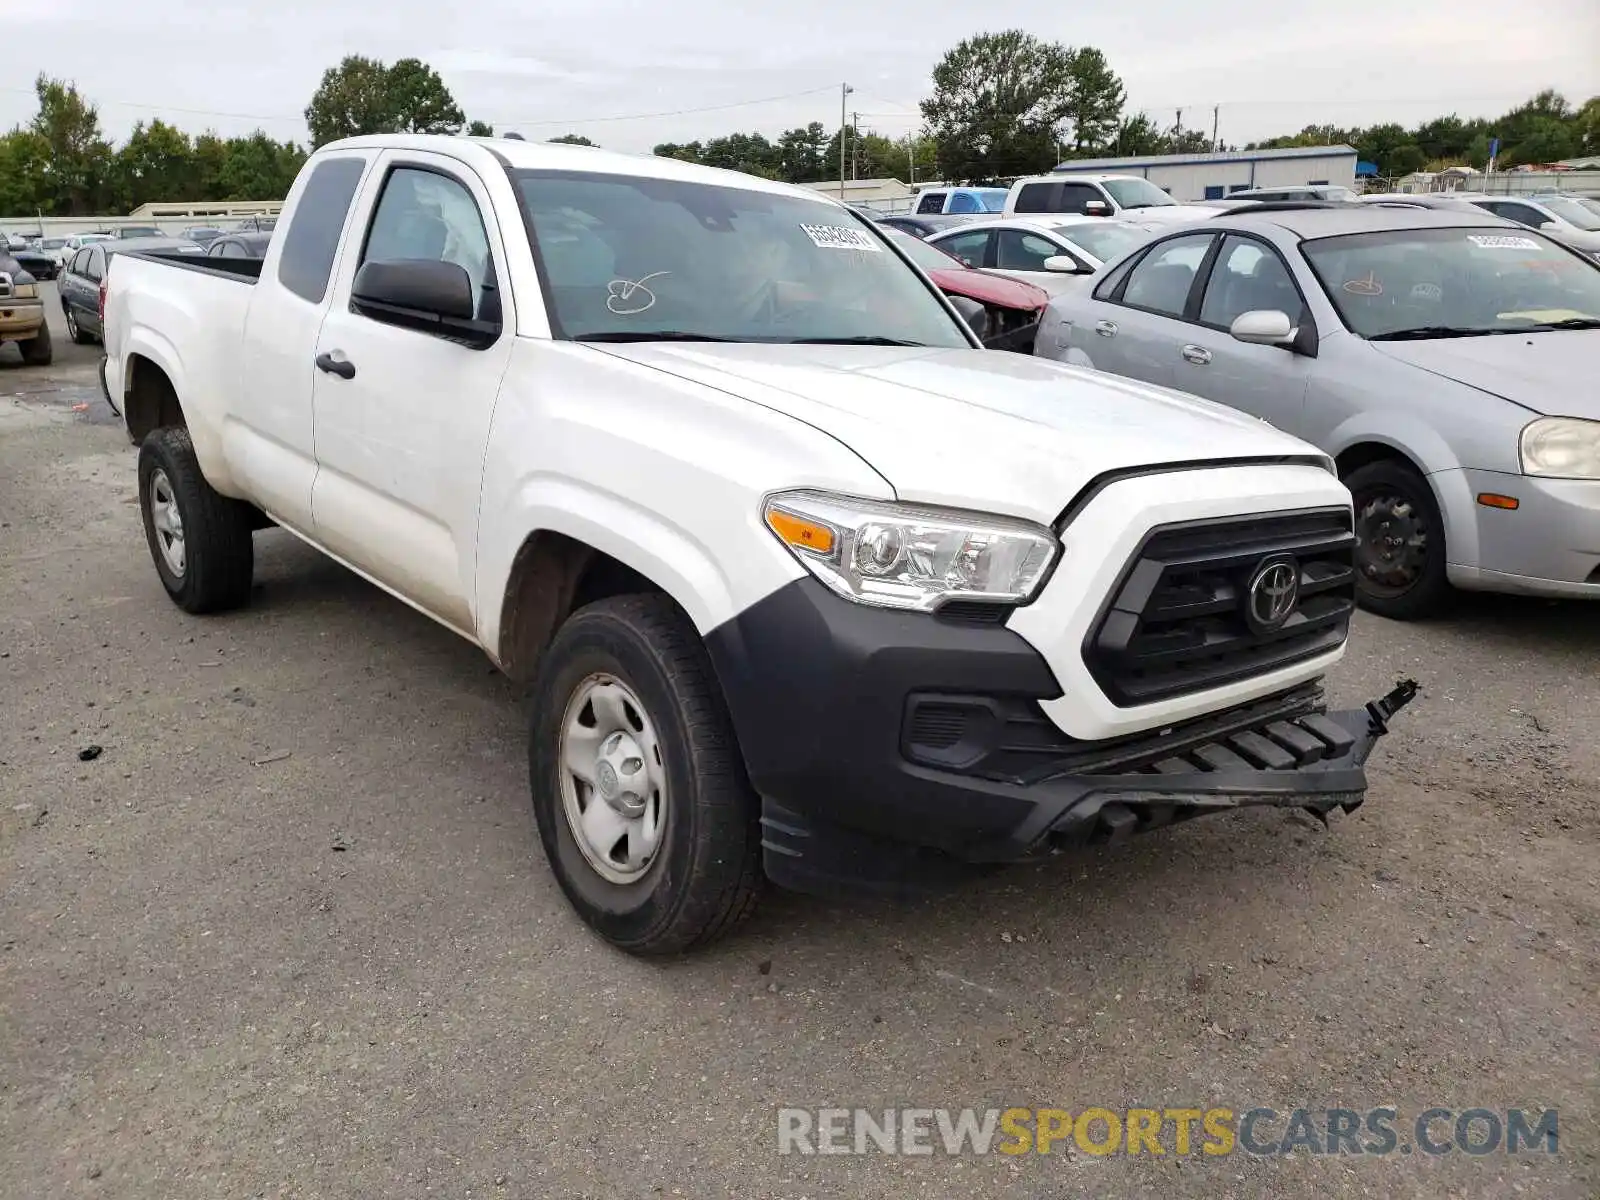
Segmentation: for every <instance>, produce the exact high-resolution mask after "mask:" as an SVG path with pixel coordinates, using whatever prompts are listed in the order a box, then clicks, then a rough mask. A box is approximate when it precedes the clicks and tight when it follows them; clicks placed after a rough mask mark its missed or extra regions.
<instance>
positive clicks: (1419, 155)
mask: <svg viewBox="0 0 1600 1200" xmlns="http://www.w3.org/2000/svg"><path fill="white" fill-rule="evenodd" d="M1427 165H1428V156H1427V155H1426V154H1424V153H1423V152H1422V147H1420V146H1418V145H1417V144H1416V143H1415V142H1407V143H1406V144H1405V145H1404V146H1396V147H1395V148H1394V149H1393V150H1391V151H1389V157H1388V158H1386V159H1385V160H1384V162H1383V171H1384V173H1385V174H1386V175H1390V176H1393V177H1395V178H1398V177H1400V176H1401V175H1409V174H1411V173H1412V172H1413V171H1420V170H1422V168H1423V167H1425V166H1427Z"/></svg>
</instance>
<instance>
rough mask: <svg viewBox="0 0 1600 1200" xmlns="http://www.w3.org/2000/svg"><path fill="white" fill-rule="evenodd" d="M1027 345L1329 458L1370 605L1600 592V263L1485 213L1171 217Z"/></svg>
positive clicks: (1373, 210) (1367, 209) (1395, 608)
mask: <svg viewBox="0 0 1600 1200" xmlns="http://www.w3.org/2000/svg"><path fill="white" fill-rule="evenodd" d="M1034 353H1036V354H1040V355H1045V356H1047V357H1051V358H1056V359H1060V360H1063V361H1066V362H1071V363H1078V364H1081V365H1083V366H1088V367H1095V368H1097V369H1099V370H1103V371H1109V372H1112V373H1114V374H1118V375H1128V376H1131V377H1133V378H1136V379H1142V380H1145V381H1147V382H1150V383H1156V384H1165V385H1167V386H1169V387H1173V388H1178V389H1181V390H1183V391H1186V392H1192V393H1195V394H1196V395H1199V396H1203V397H1207V398H1209V399H1212V400H1215V401H1218V402H1220V403H1222V404H1226V405H1229V406H1231V407H1233V408H1238V409H1242V410H1243V411H1245V412H1247V413H1252V414H1254V415H1256V416H1258V417H1261V418H1263V419H1264V420H1267V421H1270V422H1271V423H1272V424H1273V425H1275V426H1277V427H1279V428H1281V429H1283V430H1285V431H1287V432H1289V433H1293V434H1297V435H1298V436H1300V437H1302V438H1305V439H1306V440H1307V441H1310V442H1312V443H1314V444H1316V445H1317V446H1319V447H1321V448H1322V449H1323V450H1325V451H1327V452H1328V453H1329V454H1330V455H1332V456H1333V457H1334V459H1335V462H1336V464H1337V467H1338V471H1339V474H1340V476H1341V477H1342V478H1343V479H1344V481H1345V483H1346V485H1347V486H1348V487H1349V488H1350V491H1351V492H1352V494H1353V495H1354V499H1355V534H1356V539H1357V540H1356V550H1355V553H1356V564H1357V580H1358V585H1359V588H1360V596H1361V599H1362V601H1363V603H1364V604H1365V605H1366V606H1367V607H1369V608H1371V609H1373V610H1374V611H1376V612H1379V613H1383V614H1385V615H1387V616H1391V617H1400V618H1404V617H1416V616H1421V615H1424V614H1426V613H1428V612H1430V611H1433V610H1435V609H1436V608H1437V607H1438V606H1439V605H1440V604H1441V602H1443V601H1444V600H1445V599H1446V598H1447V596H1448V594H1449V589H1450V586H1451V585H1454V586H1456V587H1460V588H1476V589H1482V590H1491V591H1505V592H1522V593H1528V594H1534V595H1545V596H1574V597H1591V598H1597V599H1600V390H1596V387H1595V371H1594V364H1596V363H1600V263H1596V262H1595V261H1594V260H1593V259H1591V258H1589V257H1587V256H1585V255H1583V254H1581V253H1579V252H1577V251H1575V250H1573V249H1571V248H1569V247H1566V246H1563V245H1561V244H1559V243H1557V242H1554V241H1552V240H1550V239H1549V238H1547V237H1545V236H1544V235H1543V234H1541V233H1539V232H1536V231H1534V230H1531V229H1527V228H1524V227H1522V226H1518V225H1512V224H1509V223H1507V222H1505V221H1501V220H1499V219H1497V218H1495V217H1492V216H1490V215H1488V214H1487V213H1485V212H1482V211H1481V210H1478V209H1476V208H1470V207H1468V206H1466V205H1461V206H1460V207H1459V208H1458V209H1455V210H1454V211H1430V210H1427V209H1421V208H1398V207H1397V208H1390V207H1387V206H1362V205H1351V206H1341V207H1338V208H1307V209H1300V210H1275V211H1264V212H1255V213H1252V212H1251V211H1250V210H1248V209H1245V210H1241V211H1239V212H1237V213H1232V214H1229V215H1227V216H1224V217H1220V218H1215V219H1213V220H1210V221H1206V222H1204V224H1203V225H1189V226H1184V227H1179V228H1175V229H1173V230H1172V231H1170V232H1166V233H1163V235H1162V236H1161V237H1160V238H1159V239H1157V240H1155V241H1152V242H1149V243H1147V244H1146V245H1144V246H1142V247H1140V248H1139V249H1137V250H1135V251H1133V252H1131V253H1130V254H1128V255H1126V256H1125V257H1123V258H1122V259H1121V260H1120V261H1118V262H1116V263H1113V264H1110V265H1108V266H1107V267H1106V268H1105V269H1104V270H1103V271H1102V272H1101V278H1100V279H1099V281H1098V283H1097V284H1096V285H1095V287H1094V288H1093V289H1092V290H1084V291H1081V292H1076V293H1067V294H1063V295H1060V296H1057V297H1055V298H1054V299H1053V300H1052V301H1051V304H1050V307H1049V308H1048V309H1047V310H1046V313H1045V318H1044V320H1043V322H1042V323H1041V324H1040V327H1039V334H1038V338H1037V341H1036V343H1035V349H1034Z"/></svg>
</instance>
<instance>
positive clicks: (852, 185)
mask: <svg viewBox="0 0 1600 1200" xmlns="http://www.w3.org/2000/svg"><path fill="white" fill-rule="evenodd" d="M804 186H806V187H808V188H815V189H816V190H817V191H819V192H821V193H822V194H823V195H825V196H832V197H833V198H834V199H835V200H843V201H844V202H845V203H846V204H865V205H868V206H870V207H872V208H875V209H878V210H880V211H882V212H891V211H899V210H900V209H904V210H905V211H909V210H910V207H911V195H912V193H911V189H910V188H909V187H907V186H906V185H905V184H903V183H901V182H900V181H899V180H898V179H846V180H845V181H844V193H843V195H841V194H840V191H839V181H838V180H837V179H828V180H824V181H823V182H821V183H808V184H805V185H804Z"/></svg>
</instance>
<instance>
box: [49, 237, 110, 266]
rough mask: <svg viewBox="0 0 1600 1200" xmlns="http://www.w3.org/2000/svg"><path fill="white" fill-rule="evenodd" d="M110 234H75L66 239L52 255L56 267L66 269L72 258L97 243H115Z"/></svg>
mask: <svg viewBox="0 0 1600 1200" xmlns="http://www.w3.org/2000/svg"><path fill="white" fill-rule="evenodd" d="M115 240H116V239H115V238H113V237H112V236H111V235H110V234H109V233H75V234H73V235H72V236H71V237H69V238H66V239H65V240H64V241H63V242H62V243H61V245H60V246H58V247H56V249H54V250H52V251H51V252H50V253H51V254H52V255H53V256H54V257H55V260H56V265H57V266H59V267H62V268H65V267H66V265H67V263H69V262H70V261H72V256H73V255H74V254H76V253H77V252H78V251H79V250H82V249H83V248H84V247H85V246H92V245H94V243H96V242H111V241H115Z"/></svg>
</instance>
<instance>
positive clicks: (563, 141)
mask: <svg viewBox="0 0 1600 1200" xmlns="http://www.w3.org/2000/svg"><path fill="white" fill-rule="evenodd" d="M550 140H551V141H552V142H556V143H558V144H560V145H564V146H595V147H598V146H599V144H600V143H598V142H591V141H590V140H589V139H588V138H586V137H584V136H583V135H582V134H578V133H563V134H562V135H561V136H560V137H553V138H551V139H550Z"/></svg>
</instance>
